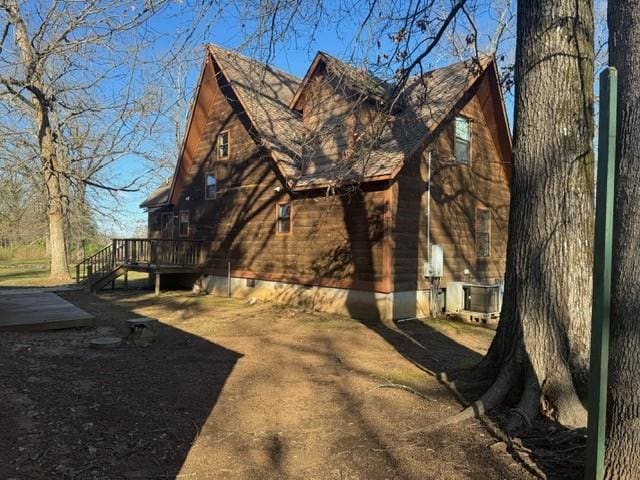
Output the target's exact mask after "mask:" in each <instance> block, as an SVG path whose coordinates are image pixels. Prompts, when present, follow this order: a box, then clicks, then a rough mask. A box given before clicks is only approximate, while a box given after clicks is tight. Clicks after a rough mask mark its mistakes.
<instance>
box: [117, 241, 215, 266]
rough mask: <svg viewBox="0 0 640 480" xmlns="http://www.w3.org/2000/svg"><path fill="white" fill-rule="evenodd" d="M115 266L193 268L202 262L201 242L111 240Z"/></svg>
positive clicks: (202, 250)
mask: <svg viewBox="0 0 640 480" xmlns="http://www.w3.org/2000/svg"><path fill="white" fill-rule="evenodd" d="M113 250H114V252H116V254H115V255H116V256H115V261H116V263H117V264H122V263H127V264H141V263H142V264H154V265H175V266H194V265H200V264H201V263H202V262H203V258H204V257H203V252H204V249H203V242H202V241H200V240H171V239H162V238H117V239H114V240H113Z"/></svg>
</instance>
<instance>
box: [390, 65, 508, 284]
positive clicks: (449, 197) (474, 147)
mask: <svg viewBox="0 0 640 480" xmlns="http://www.w3.org/2000/svg"><path fill="white" fill-rule="evenodd" d="M489 81H490V77H489V76H488V75H485V76H484V78H483V80H482V81H481V82H480V84H479V85H478V86H477V87H476V91H475V92H472V93H475V94H474V95H473V96H471V98H470V100H468V102H467V103H466V104H464V105H463V106H462V107H461V108H459V109H458V112H457V113H458V114H461V115H463V116H466V117H467V118H470V119H471V147H470V148H471V164H470V165H462V164H459V163H457V162H456V161H455V158H454V155H453V152H454V122H453V121H449V122H447V123H446V124H444V125H443V128H442V129H441V130H440V131H439V132H437V133H436V137H435V139H434V140H433V141H431V142H430V143H429V145H428V147H427V148H426V149H425V150H424V151H423V152H422V153H421V154H420V155H418V156H416V157H415V158H413V159H411V160H410V161H408V162H407V163H406V164H405V166H404V167H403V168H402V170H401V171H400V173H399V174H398V176H397V177H396V181H395V183H394V190H393V196H394V230H393V245H394V251H393V258H394V260H393V275H394V288H395V290H396V291H403V290H416V289H417V290H421V289H426V288H429V286H430V285H429V282H428V281H427V280H426V279H425V277H424V262H425V261H426V260H427V258H428V252H429V248H430V247H429V246H428V245H427V222H428V219H427V216H426V211H427V201H428V198H429V195H430V198H431V203H430V217H431V221H430V226H431V227H430V234H429V238H430V245H433V244H437V245H440V246H442V248H443V251H444V277H443V279H442V281H441V285H446V283H447V282H448V281H452V280H455V281H469V282H480V283H494V282H496V281H500V280H502V278H503V277H504V268H505V261H506V245H507V243H506V242H507V226H508V217H509V198H510V196H509V177H510V164H509V163H508V161H509V159H508V158H506V159H505V160H504V161H503V158H505V157H504V155H505V154H504V152H505V148H504V143H497V142H496V141H497V140H498V138H499V137H498V135H497V134H496V133H495V129H496V128H497V127H496V124H497V120H496V119H495V118H494V115H495V114H497V112H496V109H495V105H493V103H494V102H495V99H494V98H493V97H492V96H491V95H490V94H488V89H489V85H488V82H489ZM490 102H491V104H489V103H490ZM498 105H499V103H498ZM451 117H452V118H453V117H454V115H452V116H451ZM501 141H502V142H504V140H501ZM507 142H508V137H507ZM429 151H430V152H431V181H430V185H428V179H429V172H428V168H427V165H428V157H429V153H428V152H429ZM477 208H485V209H488V210H489V211H490V253H489V256H488V257H485V258H482V257H479V256H478V255H477V252H476V209H477ZM465 269H467V270H468V271H469V274H467V275H465V273H464V271H465Z"/></svg>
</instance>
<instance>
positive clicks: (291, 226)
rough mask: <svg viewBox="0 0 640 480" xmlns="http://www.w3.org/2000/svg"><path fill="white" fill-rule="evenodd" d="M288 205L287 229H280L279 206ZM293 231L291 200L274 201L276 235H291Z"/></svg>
mask: <svg viewBox="0 0 640 480" xmlns="http://www.w3.org/2000/svg"><path fill="white" fill-rule="evenodd" d="M281 205H289V231H287V232H281V231H280V206H281ZM292 233H293V202H292V201H291V200H288V201H286V202H277V203H276V235H291V234H292Z"/></svg>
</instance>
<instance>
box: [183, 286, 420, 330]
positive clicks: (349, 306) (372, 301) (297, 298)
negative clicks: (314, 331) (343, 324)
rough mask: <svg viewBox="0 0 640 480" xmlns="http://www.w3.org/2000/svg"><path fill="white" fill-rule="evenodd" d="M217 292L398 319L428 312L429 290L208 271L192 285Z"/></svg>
mask: <svg viewBox="0 0 640 480" xmlns="http://www.w3.org/2000/svg"><path fill="white" fill-rule="evenodd" d="M194 289H195V290H200V291H202V290H204V291H205V292H207V293H210V294H213V295H218V296H228V295H229V296H231V297H234V298H255V299H256V300H268V301H271V302H275V303H281V304H288V305H294V306H298V307H303V308H309V309H312V310H318V311H321V312H328V313H338V314H341V315H349V316H351V317H354V318H358V319H363V320H385V321H388V320H400V319H403V318H415V317H418V318H421V317H427V316H429V314H430V309H429V305H430V302H429V291H428V290H422V291H408V292H392V293H379V292H369V291H363V290H349V289H344V288H331V287H318V286H313V285H299V284H292V283H285V282H274V281H268V280H258V279H255V280H254V279H246V278H238V277H231V281H230V282H229V281H228V278H227V277H223V276H216V275H208V276H205V277H202V278H201V279H200V280H199V281H198V282H197V284H196V286H195V287H194Z"/></svg>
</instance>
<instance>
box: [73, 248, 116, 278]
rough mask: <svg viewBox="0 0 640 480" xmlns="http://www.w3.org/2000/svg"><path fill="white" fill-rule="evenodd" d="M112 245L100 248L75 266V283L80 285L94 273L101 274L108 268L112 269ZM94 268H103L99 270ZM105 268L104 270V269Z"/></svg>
mask: <svg viewBox="0 0 640 480" xmlns="http://www.w3.org/2000/svg"><path fill="white" fill-rule="evenodd" d="M113 252H114V250H113V243H110V244H109V245H107V246H105V247H103V248H101V249H100V250H98V251H97V252H96V253H94V254H93V255H91V256H89V257H86V258H84V259H83V260H82V261H81V262H80V263H78V264H77V265H76V283H80V282H81V281H83V280H84V279H85V278H88V277H90V276H91V275H93V274H94V273H98V272H103V271H105V270H107V269H108V268H113V266H114V258H113ZM94 267H103V268H100V269H97V268H94ZM104 267H106V268H104Z"/></svg>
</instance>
